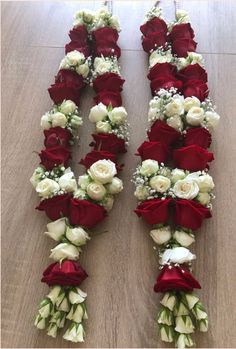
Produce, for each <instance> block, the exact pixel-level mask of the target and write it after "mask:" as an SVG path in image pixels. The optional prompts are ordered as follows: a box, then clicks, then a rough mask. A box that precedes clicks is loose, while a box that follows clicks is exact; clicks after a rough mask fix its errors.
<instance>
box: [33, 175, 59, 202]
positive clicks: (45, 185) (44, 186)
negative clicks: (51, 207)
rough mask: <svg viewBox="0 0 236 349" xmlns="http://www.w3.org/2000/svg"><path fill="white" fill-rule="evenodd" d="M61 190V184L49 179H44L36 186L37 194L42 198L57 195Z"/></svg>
mask: <svg viewBox="0 0 236 349" xmlns="http://www.w3.org/2000/svg"><path fill="white" fill-rule="evenodd" d="M59 190H60V186H59V184H58V183H57V182H56V181H54V180H52V179H49V178H45V179H43V180H42V181H40V182H39V183H38V184H37V186H36V192H37V193H38V194H39V196H40V197H42V198H47V197H49V196H51V195H53V194H56V193H57V192H58V191H59Z"/></svg>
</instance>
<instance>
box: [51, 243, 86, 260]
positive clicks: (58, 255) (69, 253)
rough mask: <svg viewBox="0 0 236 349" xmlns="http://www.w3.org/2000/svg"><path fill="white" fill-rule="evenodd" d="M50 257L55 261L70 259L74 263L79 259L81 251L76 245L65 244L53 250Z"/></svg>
mask: <svg viewBox="0 0 236 349" xmlns="http://www.w3.org/2000/svg"><path fill="white" fill-rule="evenodd" d="M49 257H50V258H52V259H54V260H55V261H61V260H63V259H70V260H73V261H74V260H76V259H78V258H79V249H78V248H76V247H75V246H74V245H71V244H68V243H66V242H63V243H60V244H59V245H57V246H56V247H54V248H53V249H51V254H50V256H49Z"/></svg>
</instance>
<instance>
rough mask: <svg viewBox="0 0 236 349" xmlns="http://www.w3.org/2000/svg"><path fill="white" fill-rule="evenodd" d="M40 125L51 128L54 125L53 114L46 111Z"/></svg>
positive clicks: (45, 128) (47, 128) (46, 128)
mask: <svg viewBox="0 0 236 349" xmlns="http://www.w3.org/2000/svg"><path fill="white" fill-rule="evenodd" d="M40 125H41V127H42V128H43V129H44V130H49V128H50V127H52V120H51V115H50V114H49V113H46V114H44V115H43V116H42V117H41V123H40Z"/></svg>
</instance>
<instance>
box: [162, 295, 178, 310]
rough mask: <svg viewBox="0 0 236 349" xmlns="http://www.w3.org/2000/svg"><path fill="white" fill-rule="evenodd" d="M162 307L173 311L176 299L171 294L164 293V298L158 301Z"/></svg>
mask: <svg viewBox="0 0 236 349" xmlns="http://www.w3.org/2000/svg"><path fill="white" fill-rule="evenodd" d="M160 303H161V304H162V305H164V307H166V308H168V309H169V310H171V311H173V309H174V307H175V305H176V297H175V296H174V295H172V294H171V293H169V292H167V293H165V295H164V297H163V298H162V300H161V301H160Z"/></svg>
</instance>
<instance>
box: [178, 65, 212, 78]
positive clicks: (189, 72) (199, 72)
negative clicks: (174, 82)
mask: <svg viewBox="0 0 236 349" xmlns="http://www.w3.org/2000/svg"><path fill="white" fill-rule="evenodd" d="M178 78H179V79H180V80H182V81H183V82H186V81H188V80H202V81H203V82H207V72H206V71H205V69H203V68H202V67H201V66H200V65H199V64H198V63H196V64H189V65H188V66H187V67H186V68H184V69H181V70H180V71H179V72H178Z"/></svg>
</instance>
